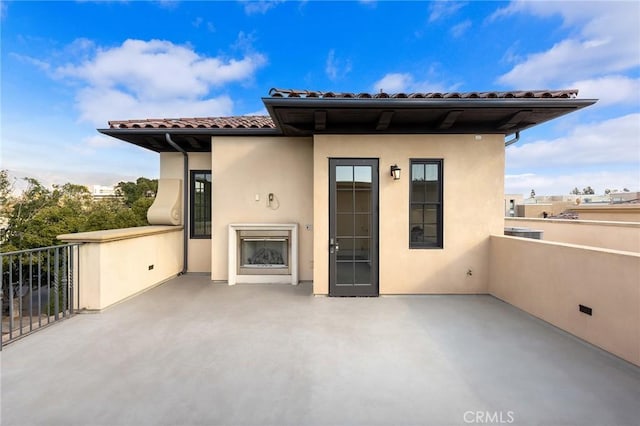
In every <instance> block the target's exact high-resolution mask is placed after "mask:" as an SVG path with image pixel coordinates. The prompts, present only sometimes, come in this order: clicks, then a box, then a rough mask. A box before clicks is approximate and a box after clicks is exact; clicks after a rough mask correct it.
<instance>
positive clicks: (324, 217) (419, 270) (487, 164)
mask: <svg viewBox="0 0 640 426" xmlns="http://www.w3.org/2000/svg"><path fill="white" fill-rule="evenodd" d="M313 146H314V151H313V155H314V157H313V176H314V181H313V185H314V186H313V194H314V197H313V206H314V207H313V214H314V265H315V268H314V276H313V281H314V289H313V291H314V293H316V294H327V293H328V240H329V235H328V233H329V229H328V228H329V220H328V208H329V206H328V199H329V198H328V190H329V183H328V168H329V158H332V157H333V158H339V157H352V158H379V161H380V163H379V164H380V256H379V259H380V268H379V270H380V272H379V273H380V293H381V294H412V293H413V294H424V293H486V292H487V291H488V285H489V236H490V235H491V234H499V233H502V230H503V226H504V138H503V137H502V136H500V135H482V138H481V139H480V140H477V139H476V137H475V135H354V136H345V135H317V136H315V137H314V145H313ZM412 158H434V159H439V158H442V159H444V164H443V170H444V249H430V250H424V249H423V250H416V249H414V250H409V160H410V159H412ZM393 164H397V165H398V166H399V167H400V168H401V169H402V177H401V179H400V180H399V181H394V180H393V178H391V176H390V175H389V169H390V167H391V165H393ZM468 270H471V271H472V275H471V276H468V275H467V271H468Z"/></svg>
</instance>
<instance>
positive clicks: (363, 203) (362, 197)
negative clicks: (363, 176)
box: [353, 189, 371, 213]
mask: <svg viewBox="0 0 640 426" xmlns="http://www.w3.org/2000/svg"><path fill="white" fill-rule="evenodd" d="M353 196H354V197H353V198H354V199H355V200H354V201H355V205H354V209H353V211H355V212H358V213H369V212H370V211H371V189H369V190H366V191H358V190H356V191H354V193H353Z"/></svg>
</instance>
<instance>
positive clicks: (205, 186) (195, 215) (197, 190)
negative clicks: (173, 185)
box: [190, 170, 211, 238]
mask: <svg viewBox="0 0 640 426" xmlns="http://www.w3.org/2000/svg"><path fill="white" fill-rule="evenodd" d="M190 219H191V238H210V237H211V171H209V170H192V171H191V214H190Z"/></svg>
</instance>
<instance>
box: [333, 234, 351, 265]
mask: <svg viewBox="0 0 640 426" xmlns="http://www.w3.org/2000/svg"><path fill="white" fill-rule="evenodd" d="M336 241H337V242H338V250H337V251H336V258H337V259H338V260H353V255H354V252H353V238H351V237H349V238H336Z"/></svg>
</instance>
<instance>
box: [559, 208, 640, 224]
mask: <svg viewBox="0 0 640 426" xmlns="http://www.w3.org/2000/svg"><path fill="white" fill-rule="evenodd" d="M570 210H571V211H572V212H574V213H577V214H578V218H579V219H584V220H608V221H620V222H640V205H638V204H628V205H604V206H573V207H572V208H571V209H570Z"/></svg>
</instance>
